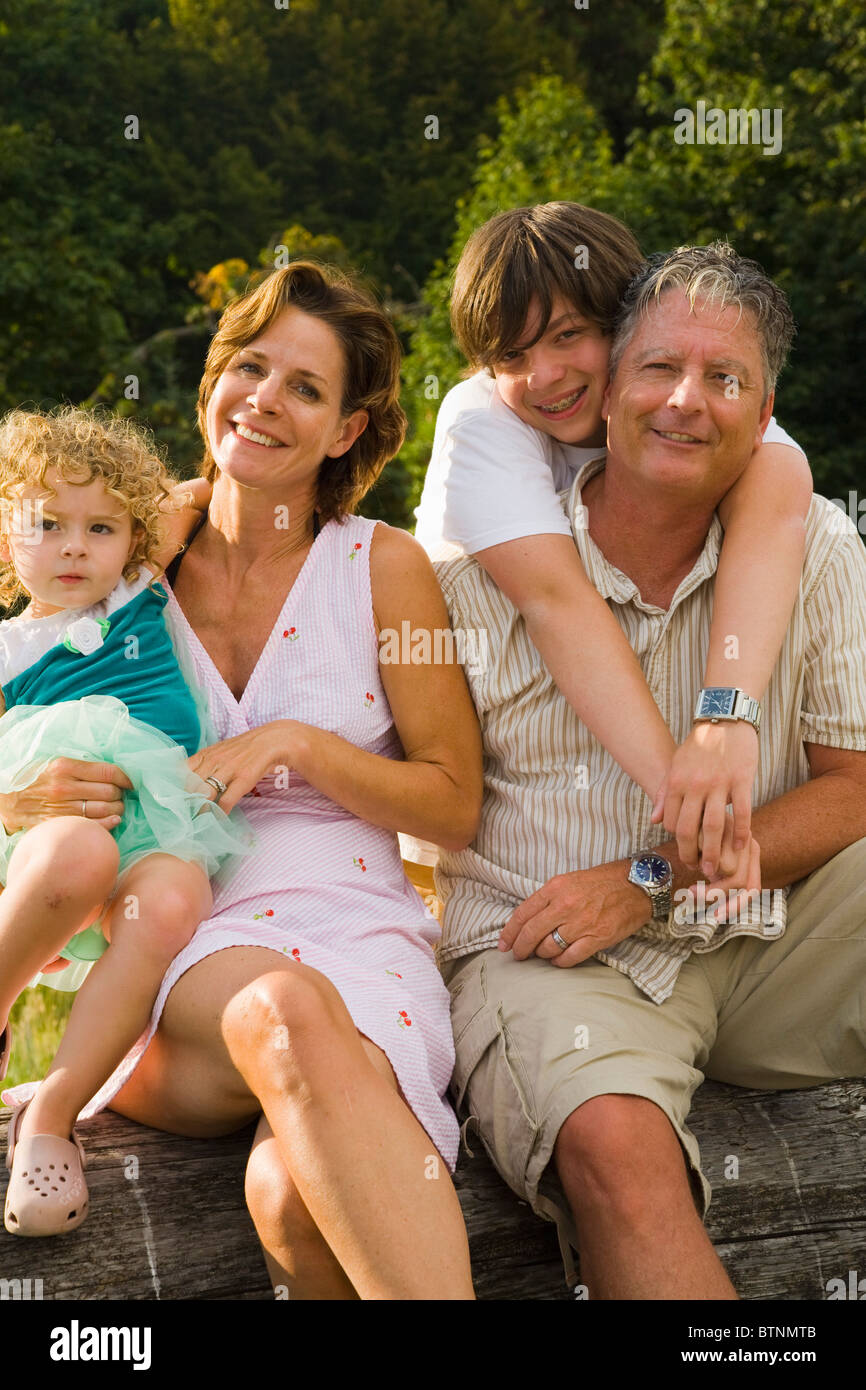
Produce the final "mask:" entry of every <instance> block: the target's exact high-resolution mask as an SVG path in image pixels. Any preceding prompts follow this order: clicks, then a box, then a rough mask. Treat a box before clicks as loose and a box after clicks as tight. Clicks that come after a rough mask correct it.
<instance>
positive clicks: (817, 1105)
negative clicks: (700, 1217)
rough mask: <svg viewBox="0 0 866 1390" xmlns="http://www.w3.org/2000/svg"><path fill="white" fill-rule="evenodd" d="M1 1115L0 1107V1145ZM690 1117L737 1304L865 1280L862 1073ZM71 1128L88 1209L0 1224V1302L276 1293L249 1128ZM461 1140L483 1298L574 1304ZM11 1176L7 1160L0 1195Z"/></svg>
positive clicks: (725, 1102)
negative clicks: (263, 1247) (254, 1195)
mask: <svg viewBox="0 0 866 1390" xmlns="http://www.w3.org/2000/svg"><path fill="white" fill-rule="evenodd" d="M7 1119H8V1111H0V1131H2V1143H3V1144H4V1146H5V1129H6V1122H7ZM689 1123H690V1125H691V1127H692V1128H693V1130H694V1132H695V1134H696V1135H697V1137H698V1140H699V1141H700V1144H701V1150H702V1154H703V1160H704V1169H705V1172H706V1174H707V1176H708V1178H709V1179H710V1182H711V1183H712V1185H713V1191H714V1197H713V1204H712V1206H711V1208H710V1212H709V1216H708V1220H707V1226H708V1229H709V1233H710V1236H711V1238H712V1240H713V1243H714V1245H715V1247H716V1249H717V1250H718V1253H719V1256H720V1258H721V1260H722V1261H723V1263H724V1265H725V1267H726V1268H727V1270H728V1272H729V1274H730V1276H731V1278H732V1280H733V1282H734V1284H735V1286H736V1288H737V1289H738V1291H739V1293H740V1294H741V1296H742V1297H743V1298H747V1299H772V1298H778V1299H826V1298H827V1296H828V1289H827V1285H828V1283H829V1281H830V1280H831V1279H841V1280H843V1281H845V1282H846V1284H847V1283H848V1282H849V1272H850V1271H859V1274H858V1277H859V1278H864V1277H866V1082H862V1081H840V1082H836V1083H834V1084H832V1085H827V1086H819V1087H814V1088H811V1089H810V1090H805V1091H781V1092H765V1091H747V1090H743V1089H740V1088H739V1087H735V1086H722V1085H718V1084H715V1083H713V1082H707V1083H706V1084H705V1085H704V1086H703V1087H701V1089H700V1090H699V1092H698V1094H697V1097H696V1100H695V1105H694V1109H693V1111H692V1115H691V1118H690V1121H689ZM80 1133H81V1135H82V1138H83V1142H84V1145H85V1147H86V1149H87V1153H88V1170H87V1172H88V1185H89V1187H90V1192H91V1214H90V1217H89V1219H88V1220H87V1221H86V1222H85V1224H84V1225H83V1226H82V1227H81V1228H80V1229H79V1230H78V1231H75V1232H73V1233H72V1234H70V1235H68V1236H62V1237H56V1238H53V1239H50V1240H23V1239H21V1238H20V1237H16V1236H11V1235H8V1234H7V1233H6V1231H3V1230H0V1298H10V1297H11V1298H14V1297H20V1296H27V1295H28V1294H29V1296H30V1297H31V1298H33V1297H36V1296H41V1297H42V1298H44V1299H123V1298H128V1299H144V1300H148V1299H163V1300H166V1299H198V1300H201V1299H216V1300H221V1299H270V1298H273V1296H274V1295H273V1292H272V1290H271V1286H270V1283H269V1281H268V1277H267V1273H266V1270H265V1265H264V1261H263V1259H262V1255H261V1251H260V1248H259V1245H258V1242H257V1240H256V1237H255V1233H254V1230H253V1226H252V1223H251V1221H250V1219H249V1216H248V1214H247V1212H246V1208H245V1206H244V1200H243V1175H244V1166H245V1162H246V1156H247V1153H248V1150H249V1146H250V1143H251V1139H252V1133H253V1127H252V1126H251V1127H250V1128H249V1129H247V1130H244V1131H242V1132H240V1133H238V1134H236V1135H232V1136H230V1137H228V1138H226V1139H217V1140H203V1139H181V1138H178V1137H177V1136H175V1135H170V1134H163V1133H161V1132H159V1131H157V1130H154V1129H148V1128H145V1127H143V1126H141V1125H136V1124H133V1123H132V1122H130V1121H128V1120H124V1119H122V1118H121V1117H120V1116H117V1115H113V1114H111V1113H110V1112H106V1113H103V1114H102V1115H99V1116H97V1118H96V1119H94V1120H91V1121H89V1122H87V1123H85V1124H83V1125H81V1127H80ZM470 1145H471V1147H472V1150H473V1153H474V1157H469V1156H468V1155H467V1154H466V1153H465V1151H461V1157H460V1162H459V1165H458V1168H457V1173H456V1177H455V1182H456V1186H457V1191H458V1194H459V1197H460V1202H461V1206H462V1209H463V1214H464V1216H465V1219H466V1225H467V1229H468V1232H469V1245H470V1251H471V1256H472V1268H473V1276H474V1280H475V1288H476V1292H477V1294H478V1296H479V1298H482V1299H521V1300H523V1299H530V1300H548V1299H569V1300H573V1299H574V1297H575V1294H574V1292H573V1291H572V1290H571V1289H569V1288H568V1287H567V1286H566V1285H565V1283H564V1281H563V1273H562V1264H561V1261H560V1257H559V1247H558V1243H557V1238H556V1234H555V1231H554V1228H553V1227H552V1226H551V1225H550V1224H549V1223H547V1222H543V1221H540V1220H539V1219H538V1218H537V1217H536V1216H535V1215H534V1214H533V1213H532V1211H531V1210H530V1209H529V1207H528V1206H527V1205H526V1204H525V1203H522V1202H520V1201H519V1200H518V1199H517V1198H516V1197H515V1195H514V1194H513V1193H512V1192H511V1191H510V1190H509V1189H508V1188H507V1187H506V1186H505V1184H504V1183H503V1182H502V1180H501V1179H500V1178H499V1176H498V1174H497V1173H496V1171H495V1170H494V1169H493V1167H492V1165H491V1164H490V1162H489V1160H488V1158H487V1156H486V1154H485V1153H484V1150H483V1148H482V1147H481V1144H480V1142H479V1141H477V1140H475V1139H473V1138H472V1137H471V1134H470ZM733 1160H736V1162H734V1161H733ZM734 1174H736V1176H734ZM6 1179H7V1175H6V1172H5V1168H4V1169H3V1171H2V1178H0V1199H2V1194H5V1189H6ZM671 1258H672V1259H676V1251H675V1250H672V1251H671ZM16 1280H20V1281H22V1282H21V1284H20V1285H18V1284H16V1283H15V1281H16ZM27 1280H30V1285H29V1286H28V1285H27V1284H26V1281H27ZM39 1280H41V1285H40V1284H38V1283H37V1282H36V1281H39ZM3 1281H6V1282H3ZM831 1287H833V1286H831Z"/></svg>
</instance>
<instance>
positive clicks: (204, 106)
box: [0, 0, 866, 526]
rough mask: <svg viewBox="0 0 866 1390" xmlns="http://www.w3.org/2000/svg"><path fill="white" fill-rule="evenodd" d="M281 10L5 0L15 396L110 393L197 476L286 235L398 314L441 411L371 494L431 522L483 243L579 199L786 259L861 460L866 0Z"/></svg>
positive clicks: (11, 401) (824, 409)
mask: <svg viewBox="0 0 866 1390" xmlns="http://www.w3.org/2000/svg"><path fill="white" fill-rule="evenodd" d="M280 5H282V0H54V3H52V4H51V5H45V4H44V3H42V0H5V3H4V6H3V10H2V13H0V62H2V70H3V74H4V80H3V83H2V88H0V200H2V212H3V216H2V220H0V410H5V409H8V408H9V407H11V406H14V405H18V404H20V403H22V402H25V401H29V402H37V403H39V404H42V405H50V404H53V403H55V402H57V401H60V400H71V401H74V402H79V403H80V402H97V401H99V402H103V403H105V404H107V405H110V406H111V407H112V408H114V409H117V410H118V411H121V412H123V413H125V414H133V415H136V416H138V417H140V418H141V419H142V421H144V422H146V423H147V424H149V425H150V426H151V427H152V428H153V429H154V431H155V432H156V434H157V436H158V437H159V438H160V440H161V441H162V442H163V443H164V444H165V445H166V447H167V450H168V455H169V458H170V460H171V462H172V464H173V465H174V467H175V469H176V471H177V472H178V474H179V475H180V476H188V475H190V474H191V473H194V472H195V471H197V464H198V459H199V456H200V451H201V446H200V441H199V439H198V437H197V435H196V433H195V428H194V400H195V391H196V387H197V383H198V379H199V376H200V373H201V367H202V364H203V360H204V355H205V351H206V348H207V343H208V338H209V335H210V334H211V333H212V332H213V329H214V327H215V324H216V322H217V319H218V317H219V312H220V310H221V308H222V307H224V305H225V304H226V303H227V302H228V301H229V299H230V298H231V297H232V296H233V295H235V294H237V293H239V292H242V290H243V289H244V288H245V286H246V285H247V284H248V283H249V281H250V278H251V277H256V276H261V275H262V274H263V273H265V272H266V271H267V269H268V268H269V267H270V266H271V265H273V263H274V257H275V255H276V254H277V248H279V247H281V246H285V247H287V248H288V253H289V254H290V255H291V256H301V255H307V254H311V255H314V256H317V257H319V258H320V259H324V260H328V261H331V262H335V263H338V264H343V265H350V266H353V267H354V268H355V269H356V270H357V271H358V272H359V273H360V275H361V276H362V278H363V279H364V280H365V282H366V283H367V284H368V285H369V286H371V287H372V288H373V289H374V290H375V292H376V293H377V294H378V296H379V297H380V298H381V300H382V301H383V303H384V304H385V305H386V307H387V309H388V311H389V312H390V313H391V315H392V317H393V319H394V322H395V324H396V325H397V327H398V330H399V332H400V334H401V337H402V339H403V342H404V345H405V347H406V349H407V358H406V364H405V393H404V403H405V406H406V409H407V412H408V414H409V416H410V420H411V424H412V432H411V436H410V439H409V441H408V442H407V444H406V446H405V448H404V450H403V452H402V453H401V455H400V457H399V458H398V459H397V460H396V461H395V462H394V463H393V464H391V465H389V467H388V468H387V469H386V471H385V473H384V475H383V477H382V479H381V481H380V483H379V485H378V486H377V488H376V489H375V490H374V492H373V493H372V494H371V496H370V497H369V498H368V499H367V500H366V503H365V507H364V510H365V511H367V513H368V514H370V515H381V516H384V517H385V518H386V519H387V520H389V521H391V522H393V523H394V524H397V525H404V526H411V525H412V521H413V519H412V514H411V508H412V506H413V505H414V503H415V502H416V501H417V497H418V495H419V492H420V486H421V482H422V481H423V474H424V469H425V467H426V463H427V460H428V458H429V452H430V442H431V439H432V430H433V422H434V420H435V412H436V409H437V406H438V402H439V400H441V397H442V395H444V393H445V391H446V390H447V389H448V388H449V386H451V385H453V384H454V382H455V381H456V380H458V379H459V376H460V373H461V370H462V363H461V362H460V360H459V357H458V355H457V354H456V352H455V349H454V347H453V344H452V342H451V338H450V333H449V328H448V316H447V298H448V281H449V275H450V272H451V270H452V269H453V265H454V262H455V260H456V257H457V255H458V254H459V251H460V248H461V247H462V244H463V242H464V241H465V239H466V236H467V235H468V233H469V231H470V230H471V229H472V228H473V227H474V226H476V225H477V224H478V223H479V222H481V221H483V220H484V219H485V218H486V217H489V216H490V215H492V214H493V213H494V212H496V211H498V210H500V209H502V208H505V207H509V206H514V205H516V204H521V203H530V202H540V201H547V200H549V199H552V198H564V199H575V200H577V201H580V202H585V203H590V204H593V205H596V206H599V207H602V208H605V209H606V210H608V211H610V212H612V213H614V214H616V215H618V216H620V217H622V218H623V219H624V220H626V221H627V222H628V223H629V224H630V225H631V226H632V227H633V228H634V230H635V232H636V233H637V235H638V238H639V240H640V241H641V244H642V246H643V248H644V250H645V251H653V250H658V249H661V248H665V247H668V246H670V245H674V244H678V243H681V242H685V241H705V240H708V239H710V238H712V237H713V236H717V235H720V234H721V235H728V236H729V237H730V238H731V240H732V241H733V242H734V244H735V245H736V246H737V248H738V249H739V250H740V251H743V252H745V253H747V254H750V255H754V256H756V257H757V258H758V259H759V260H760V261H762V263H763V264H764V265H765V267H766V268H767V270H768V271H770V273H771V274H773V275H774V276H776V278H777V279H778V280H779V281H780V283H781V284H782V285H783V286H784V288H785V289H786V290H787V291H788V293H789V295H790V297H791V300H792V302H793V306H794V312H795V315H796V318H797V321H798V325H799V330H800V333H799V337H798V340H797V344H796V347H795V352H794V356H793V359H792V363H791V366H790V367H789V368H788V369H787V371H786V373H785V375H784V376H783V378H782V382H781V386H780V391H779V394H778V398H777V415H778V416H779V418H780V419H781V421H782V423H783V424H784V425H785V426H786V428H788V429H789V430H791V431H792V432H793V433H794V434H795V435H796V437H797V438H798V439H799V440H800V441H801V442H802V443H803V445H804V447H805V448H806V449H807V452H808V453H809V456H810V459H811V461H812V464H813V468H814V471H815V476H816V479H817V482H818V485H819V487H820V488H821V490H822V491H824V492H825V493H828V494H829V495H842V496H844V495H845V493H846V491H847V489H848V488H849V487H856V486H857V485H858V483H859V481H860V477H861V476H862V471H863V470H862V466H861V465H860V464H859V461H858V458H857V457H856V456H855V451H856V450H857V449H858V447H859V438H858V435H859V433H860V432H861V431H859V430H858V426H861V427H862V422H863V408H862V404H861V402H862V397H863V392H862V390H861V388H860V383H859V370H860V357H861V355H862V353H863V351H864V349H866V341H864V339H866V330H864V321H866V315H864V310H866V191H864V190H866V180H864V145H866V126H864V119H863V113H864V110H866V24H864V21H863V18H862V14H860V15H858V11H857V9H856V7H852V6H850V4H849V3H848V0H825V3H824V4H823V5H822V6H820V7H816V6H814V5H812V4H811V3H809V0H789V3H787V4H786V5H785V6H784V7H779V6H778V4H773V3H771V0H704V3H703V4H702V5H701V6H700V7H699V8H696V7H695V6H694V5H693V4H692V3H690V0H667V3H664V0H604V3H601V2H600V0H599V3H595V0H592V3H591V4H590V5H589V7H588V8H586V9H577V8H576V7H575V4H574V2H573V0H511V3H510V4H508V5H503V4H502V3H501V0H470V3H466V0H427V3H426V4H424V5H423V6H419V5H414V4H411V3H409V0H377V3H376V4H375V5H369V6H359V5H357V4H356V3H355V0H286V2H285V7H284V8H283V7H278V6H280ZM698 100H704V101H706V102H707V105H708V106H714V105H717V106H720V107H722V108H724V109H728V108H729V107H737V108H740V107H750V106H754V107H758V108H763V107H769V108H775V107H780V108H781V109H782V112H783V145H782V150H781V152H780V153H779V154H777V155H775V156H767V155H765V154H764V153H763V151H762V148H761V147H760V146H756V145H730V146H729V145H706V144H704V145H699V144H695V145H680V144H676V143H675V141H674V138H673V133H674V112H675V110H676V109H677V108H679V107H691V108H694V107H695V104H696V103H697V101H698ZM433 118H435V122H434V120H433ZM437 123H438V126H437ZM434 134H435V135H436V137H437V138H429V137H430V136H432V135H434Z"/></svg>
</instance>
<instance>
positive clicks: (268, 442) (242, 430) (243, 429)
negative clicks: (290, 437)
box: [232, 420, 283, 449]
mask: <svg viewBox="0 0 866 1390" xmlns="http://www.w3.org/2000/svg"><path fill="white" fill-rule="evenodd" d="M232 429H233V430H234V432H235V434H239V435H240V437H241V439H246V440H248V441H249V443H250V444H263V445H264V447H265V448H266V449H281V448H282V447H283V446H282V444H281V443H280V441H279V439H274V438H273V436H272V435H270V434H259V433H258V431H257V430H251V429H248V428H247V426H246V425H239V424H238V423H237V422H236V421H235V420H233V421H232Z"/></svg>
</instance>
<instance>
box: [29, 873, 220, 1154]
mask: <svg viewBox="0 0 866 1390" xmlns="http://www.w3.org/2000/svg"><path fill="white" fill-rule="evenodd" d="M210 906H211V892H210V885H209V884H208V881H207V877H206V876H205V874H204V872H203V870H202V869H200V868H199V867H198V866H197V865H196V864H186V863H184V862H183V861H181V860H179V859H174V858H172V856H171V855H168V854H151V855H148V857H147V858H146V859H141V860H139V861H138V863H137V864H134V865H133V866H132V868H131V869H129V870H128V871H127V873H125V874H124V875H123V877H122V879H121V880H120V883H119V884H118V888H117V892H116V893H115V895H114V899H113V901H112V903H111V906H110V908H109V911H108V914H107V915H106V918H105V924H104V925H105V934H106V936H107V937H108V939H109V940H110V943H111V944H110V946H109V948H108V950H107V951H106V953H105V955H104V956H102V957H101V958H100V959H99V960H98V961H97V962H96V964H95V965H94V967H93V969H92V970H91V972H90V974H89V975H88V977H87V979H86V980H85V982H84V984H83V985H82V986H81V989H80V990H79V992H78V997H77V998H76V1000H75V1004H74V1006H73V1008H72V1012H71V1013H70V1015H69V1021H68V1023H67V1025H66V1031H65V1033H64V1035H63V1040H62V1041H61V1044H60V1047H59V1048H58V1050H57V1055H56V1057H55V1058H54V1061H53V1062H52V1063H51V1066H50V1067H49V1069H48V1072H47V1073H46V1076H45V1080H44V1081H43V1082H42V1084H41V1085H40V1087H39V1090H38V1092H37V1093H36V1096H35V1097H34V1099H33V1100H32V1101H31V1103H30V1105H29V1107H28V1109H27V1113H26V1114H25V1115H24V1117H23V1119H22V1122H21V1135H22V1137H23V1138H27V1137H28V1136H30V1135H33V1134H57V1135H59V1136H60V1137H61V1138H64V1139H65V1138H67V1137H68V1135H69V1132H70V1130H71V1129H72V1126H73V1125H74V1123H75V1120H76V1117H77V1115H78V1112H79V1110H81V1109H82V1107H83V1106H84V1105H86V1104H87V1102H88V1101H89V1100H90V1098H91V1096H93V1095H95V1094H96V1092H97V1091H98V1090H99V1088H100V1086H101V1085H102V1084H103V1083H104V1082H105V1081H107V1080H108V1078H109V1076H110V1075H111V1073H112V1072H113V1070H114V1068H115V1067H116V1066H117V1065H118V1063H119V1062H121V1061H122V1060H123V1058H124V1057H125V1056H126V1054H127V1052H128V1051H129V1049H130V1048H131V1047H132V1045H133V1043H135V1042H136V1041H137V1039H138V1038H139V1037H140V1036H141V1034H142V1032H143V1031H144V1029H145V1028H146V1026H147V1021H148V1018H149V1017H150V1012H151V1009H152V1008H153V1003H154V1000H155V999H156V996H157V994H158V993H159V987H160V984H161V983H162V978H163V976H164V974H165V972H166V970H167V969H168V967H169V965H170V963H171V961H172V960H173V959H174V957H175V956H176V955H177V954H178V952H179V951H181V950H182V949H183V947H184V946H185V945H186V944H187V942H188V941H189V940H190V938H191V937H192V935H193V933H194V931H195V929H196V927H197V926H198V924H199V922H201V921H203V920H204V918H205V917H207V915H208V913H209V911H210Z"/></svg>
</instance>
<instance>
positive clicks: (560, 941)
mask: <svg viewBox="0 0 866 1390" xmlns="http://www.w3.org/2000/svg"><path fill="white" fill-rule="evenodd" d="M550 935H551V936H552V937H553V939H554V941H555V942H556V944H557V946H558V947H559V949H560V951H567V950H568V948H569V946H570V945H571V942H570V941H566V940H565V938H564V937H562V936H560V934H559V932H558V931H557V929H556V927H554V928H553V931H552V932H551V933H550Z"/></svg>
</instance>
